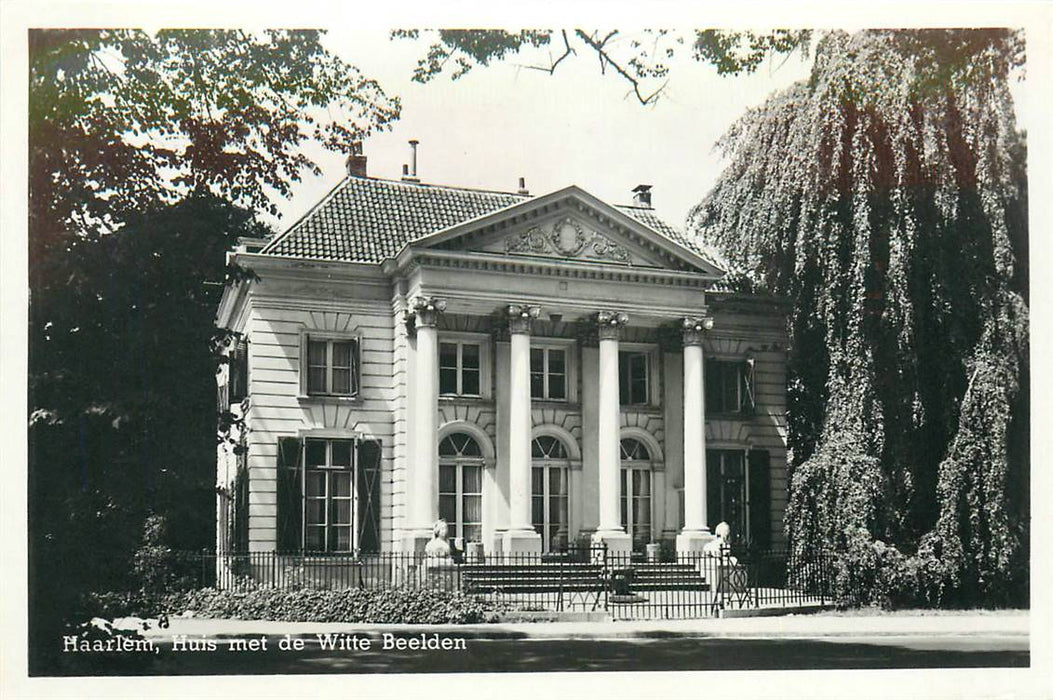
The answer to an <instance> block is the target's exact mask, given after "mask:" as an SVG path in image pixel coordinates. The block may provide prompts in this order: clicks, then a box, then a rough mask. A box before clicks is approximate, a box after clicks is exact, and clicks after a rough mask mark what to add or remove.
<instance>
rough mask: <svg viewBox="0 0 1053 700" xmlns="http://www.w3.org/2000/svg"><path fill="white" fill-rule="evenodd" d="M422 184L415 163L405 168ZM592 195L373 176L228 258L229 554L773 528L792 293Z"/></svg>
mask: <svg viewBox="0 0 1053 700" xmlns="http://www.w3.org/2000/svg"><path fill="white" fill-rule="evenodd" d="M414 175H415V173H414ZM648 190H649V188H648V187H646V186H643V185H641V186H639V187H637V188H636V190H635V191H634V192H635V202H634V204H632V205H611V204H608V203H606V202H603V201H600V200H599V199H597V198H596V197H594V196H592V195H591V194H589V193H588V192H586V191H584V190H582V189H579V188H578V187H567V188H565V189H561V190H558V191H556V192H551V193H548V194H545V195H541V196H531V195H530V194H529V193H527V192H526V191H525V189H524V188H523V183H522V181H521V182H520V189H519V191H518V192H490V191H479V190H471V189H464V188H456V187H447V186H437V185H430V184H424V183H420V182H419V181H418V180H417V179H416V177H415V176H407V177H404V178H403V180H402V181H390V180H381V179H376V178H371V177H368V176H367V174H366V159H365V157H364V156H361V155H355V156H352V157H351V158H350V159H349V160H348V174H347V177H346V178H344V179H343V181H341V182H340V183H339V184H338V185H337V186H336V187H335V188H334V189H333V190H332V191H331V192H330V193H329V195H328V196H326V197H325V199H324V200H322V201H321V202H319V203H318V204H317V206H315V207H314V208H313V209H312V210H311V211H310V212H309V213H308V214H307V215H306V216H304V217H303V218H302V219H301V220H299V221H298V222H296V223H295V224H294V225H293V226H292V227H290V228H289V229H288V230H287V231H285V232H284V233H281V234H279V235H276V236H275V237H273V238H271V239H269V240H267V241H256V242H251V241H248V242H244V243H243V244H242V245H240V246H239V248H238V250H236V251H235V252H233V253H232V254H231V255H232V257H233V259H234V260H235V261H236V262H237V263H238V264H240V265H242V266H245V267H247V268H251V269H252V270H253V271H254V272H255V273H256V275H257V276H258V280H256V281H252V282H243V283H241V284H239V285H237V286H233V287H229V288H228V289H227V290H226V293H225V295H224V297H223V300H222V303H221V305H220V310H219V314H218V324H219V325H220V326H222V327H226V328H229V329H231V330H233V331H236V332H238V333H240V334H242V338H243V340H242V341H241V342H240V343H239V344H238V345H237V347H236V349H234V350H233V351H232V362H231V364H230V369H229V371H224V372H223V373H222V374H221V376H220V383H221V386H220V396H221V397H222V398H221V401H222V403H223V405H224V406H228V405H233V406H234V407H235V410H238V411H244V417H245V422H246V425H247V427H248V430H247V431H246V432H245V434H244V435H243V440H244V443H243V450H239V451H238V452H239V454H238V455H235V454H234V451H230V450H228V449H226V448H224V449H221V454H220V459H219V468H218V475H217V478H218V481H217V486H218V489H217V490H218V493H219V494H220V495H219V500H220V502H219V508H218V514H219V521H220V527H219V543H218V544H219V548H220V550H221V551H231V550H232V549H247V550H249V551H260V552H265V551H282V552H355V551H408V550H419V549H421V548H422V547H423V545H424V543H425V542H426V541H427V540H428V539H429V538H430V537H431V529H432V524H433V522H434V521H435V520H436V519H438V518H440V517H441V518H444V519H445V520H446V521H447V522H448V523H449V526H450V534H451V536H452V537H456V538H459V542H460V544H461V545H462V546H464V545H466V544H467V543H471V542H480V543H482V546H483V548H484V550H485V551H487V552H538V551H553V550H558V549H560V548H561V547H564V546H566V545H568V544H571V545H572V544H575V543H578V542H588V541H589V540H592V541H603V542H605V543H607V544H608V546H609V547H610V548H611V550H613V551H624V550H628V549H630V548H633V549H638V548H640V547H642V545H644V544H647V543H651V542H664V543H668V545H669V546H670V547H672V546H675V547H676V548H677V550H678V551H684V550H697V549H700V548H701V547H702V545H703V544H704V543H705V542H706V541H707V540H708V539H709V538H710V535H709V531H710V530H711V529H712V527H713V526H715V525H716V524H717V523H718V522H720V521H722V520H723V521H727V522H728V523H729V524H730V525H731V527H732V532H733V535H734V536H735V537H736V539H739V540H746V539H749V540H751V541H753V542H755V543H760V544H768V543H773V544H778V543H781V542H782V541H783V533H782V513H783V509H784V506H785V501H786V420H785V400H786V399H785V394H786V377H785V352H784V346H785V337H784V335H785V334H784V318H783V312H784V307H783V306H782V305H781V304H780V303H778V302H777V301H775V300H772V299H771V298H768V297H758V296H752V295H745V294H739V293H734V292H732V291H729V290H728V289H727V288H725V287H723V286H722V285H721V281H720V280H721V277H722V276H723V272H722V270H721V269H720V267H719V266H718V264H717V263H716V262H714V260H713V259H712V256H711V255H707V254H706V252H705V251H703V250H702V249H701V248H700V247H699V246H698V245H696V244H695V243H694V242H693V241H691V240H690V239H688V238H686V237H685V236H683V235H682V234H681V233H679V232H678V231H677V230H676V229H674V228H672V227H670V226H669V225H667V224H665V223H664V222H662V221H661V220H659V219H658V218H657V217H656V216H655V215H654V212H653V210H652V209H651V206H650V193H649V191H648Z"/></svg>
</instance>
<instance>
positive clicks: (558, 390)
mask: <svg viewBox="0 0 1053 700" xmlns="http://www.w3.org/2000/svg"><path fill="white" fill-rule="evenodd" d="M530 398H532V399H542V400H546V399H547V400H549V401H565V400H566V398H567V351H566V350H565V349H563V348H531V349H530Z"/></svg>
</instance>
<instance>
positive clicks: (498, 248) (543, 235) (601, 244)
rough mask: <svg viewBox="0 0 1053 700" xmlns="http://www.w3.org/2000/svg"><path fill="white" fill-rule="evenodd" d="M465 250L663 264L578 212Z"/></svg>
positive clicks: (558, 215) (514, 229) (654, 255)
mask: <svg viewBox="0 0 1053 700" xmlns="http://www.w3.org/2000/svg"><path fill="white" fill-rule="evenodd" d="M467 250H474V251H479V252H484V253H503V254H506V255H526V256H537V257H544V258H559V259H561V260H580V261H583V262H605V263H615V264H622V265H634V266H637V265H641V266H645V267H665V266H666V265H665V264H664V261H663V260H662V259H661V257H660V256H659V255H658V254H657V253H656V252H655V251H648V250H647V249H646V248H645V247H644V246H641V245H639V244H635V243H634V242H632V241H630V240H627V237H626V236H624V235H620V234H619V233H618V232H617V231H615V230H612V229H611V228H610V227H606V226H603V225H601V224H598V222H596V221H595V220H590V219H588V218H586V217H585V216H583V215H580V214H572V213H569V212H557V213H556V215H555V216H548V217H544V218H542V219H540V220H538V221H534V222H531V223H529V224H525V225H518V226H513V227H510V230H508V231H502V232H501V233H499V234H496V235H493V236H489V237H488V239H483V240H480V241H478V242H477V243H476V244H475V245H472V246H470V247H469V248H467Z"/></svg>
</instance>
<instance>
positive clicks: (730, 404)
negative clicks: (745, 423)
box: [705, 359, 753, 413]
mask: <svg viewBox="0 0 1053 700" xmlns="http://www.w3.org/2000/svg"><path fill="white" fill-rule="evenodd" d="M705 382H706V411H707V412H708V413H744V412H749V411H752V410H753V399H752V396H753V387H752V372H751V367H750V365H749V363H748V362H742V361H738V360H715V359H708V360H706V376H705Z"/></svg>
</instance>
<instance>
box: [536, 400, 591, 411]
mask: <svg viewBox="0 0 1053 700" xmlns="http://www.w3.org/2000/svg"><path fill="white" fill-rule="evenodd" d="M530 406H531V407H532V408H563V409H566V410H568V411H580V410H581V404H579V403H578V402H577V401H568V400H566V399H534V398H532V399H530Z"/></svg>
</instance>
